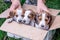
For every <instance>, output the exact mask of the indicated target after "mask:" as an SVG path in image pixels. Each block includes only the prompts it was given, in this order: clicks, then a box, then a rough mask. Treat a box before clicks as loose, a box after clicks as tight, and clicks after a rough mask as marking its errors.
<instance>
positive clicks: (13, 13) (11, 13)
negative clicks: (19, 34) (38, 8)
mask: <svg viewBox="0 0 60 40" xmlns="http://www.w3.org/2000/svg"><path fill="white" fill-rule="evenodd" d="M14 15H15V12H14V11H12V12H9V16H8V17H7V19H8V18H12V17H14Z"/></svg>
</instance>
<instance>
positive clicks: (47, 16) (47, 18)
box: [37, 11, 52, 28]
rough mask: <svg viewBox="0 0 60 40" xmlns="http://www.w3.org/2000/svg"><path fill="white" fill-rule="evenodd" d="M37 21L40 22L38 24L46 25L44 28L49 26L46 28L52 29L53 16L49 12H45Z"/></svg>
mask: <svg viewBox="0 0 60 40" xmlns="http://www.w3.org/2000/svg"><path fill="white" fill-rule="evenodd" d="M43 15H44V16H43ZM37 20H38V23H40V25H44V26H46V25H48V26H46V28H48V27H50V23H51V20H52V16H51V15H50V14H49V13H48V12H46V11H43V12H42V13H41V14H40V15H38V17H37ZM43 22H44V23H43ZM44 26H43V27H44Z"/></svg>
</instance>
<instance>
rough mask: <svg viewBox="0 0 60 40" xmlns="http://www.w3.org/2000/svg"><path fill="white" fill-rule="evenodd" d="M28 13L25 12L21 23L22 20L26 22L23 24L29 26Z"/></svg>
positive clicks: (28, 11)
mask: <svg viewBox="0 0 60 40" xmlns="http://www.w3.org/2000/svg"><path fill="white" fill-rule="evenodd" d="M30 13H31V11H30V10H27V11H25V14H24V18H23V20H22V22H23V21H24V20H25V21H26V22H25V24H29V22H30V19H29V18H28V15H29V14H30Z"/></svg>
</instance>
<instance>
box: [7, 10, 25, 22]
mask: <svg viewBox="0 0 60 40" xmlns="http://www.w3.org/2000/svg"><path fill="white" fill-rule="evenodd" d="M24 11H25V10H24V9H16V10H14V11H12V12H10V13H9V16H8V17H7V18H9V23H10V22H12V21H16V22H18V23H21V21H22V19H23V15H24Z"/></svg>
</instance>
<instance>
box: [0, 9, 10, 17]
mask: <svg viewBox="0 0 60 40" xmlns="http://www.w3.org/2000/svg"><path fill="white" fill-rule="evenodd" d="M8 16H9V9H7V10H5V11H4V12H3V13H1V14H0V18H6V17H8Z"/></svg>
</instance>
